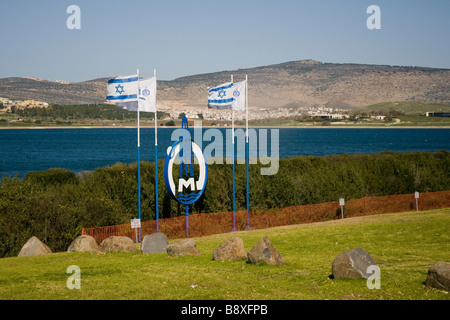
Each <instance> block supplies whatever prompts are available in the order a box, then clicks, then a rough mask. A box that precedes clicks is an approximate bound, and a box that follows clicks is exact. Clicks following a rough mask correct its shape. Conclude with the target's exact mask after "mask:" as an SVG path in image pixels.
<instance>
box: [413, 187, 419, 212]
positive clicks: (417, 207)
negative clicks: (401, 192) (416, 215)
mask: <svg viewBox="0 0 450 320" xmlns="http://www.w3.org/2000/svg"><path fill="white" fill-rule="evenodd" d="M414 198H416V211H419V191H416V192H414Z"/></svg>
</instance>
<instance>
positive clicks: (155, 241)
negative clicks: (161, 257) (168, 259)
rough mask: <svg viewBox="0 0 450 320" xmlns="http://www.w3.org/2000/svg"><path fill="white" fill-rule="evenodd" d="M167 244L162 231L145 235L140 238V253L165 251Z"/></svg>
mask: <svg viewBox="0 0 450 320" xmlns="http://www.w3.org/2000/svg"><path fill="white" fill-rule="evenodd" d="M168 245H169V241H168V240H167V236H166V235H165V234H164V233H160V232H158V233H153V234H149V235H146V236H145V237H144V238H143V239H142V244H141V250H142V253H144V254H148V253H166V248H167V246H168Z"/></svg>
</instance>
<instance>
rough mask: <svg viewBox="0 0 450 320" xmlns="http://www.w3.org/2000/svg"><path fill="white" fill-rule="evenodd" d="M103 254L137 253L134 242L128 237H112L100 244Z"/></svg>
mask: <svg viewBox="0 0 450 320" xmlns="http://www.w3.org/2000/svg"><path fill="white" fill-rule="evenodd" d="M99 249H100V251H101V252H103V253H106V252H134V251H137V248H136V245H135V244H134V242H133V240H131V238H128V237H119V236H111V237H109V238H106V239H105V240H103V241H102V243H100V246H99Z"/></svg>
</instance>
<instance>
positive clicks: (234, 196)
mask: <svg viewBox="0 0 450 320" xmlns="http://www.w3.org/2000/svg"><path fill="white" fill-rule="evenodd" d="M231 84H232V85H233V75H231ZM231 138H232V142H231V145H232V146H233V152H232V159H233V229H231V231H237V229H236V195H235V188H236V186H235V183H236V181H235V166H234V162H235V161H234V108H233V103H232V104H231Z"/></svg>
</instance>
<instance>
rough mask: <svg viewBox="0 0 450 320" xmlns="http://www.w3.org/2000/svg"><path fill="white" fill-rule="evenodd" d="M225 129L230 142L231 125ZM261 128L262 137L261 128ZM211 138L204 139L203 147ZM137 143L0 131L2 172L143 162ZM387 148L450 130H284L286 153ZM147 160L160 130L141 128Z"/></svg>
mask: <svg viewBox="0 0 450 320" xmlns="http://www.w3.org/2000/svg"><path fill="white" fill-rule="evenodd" d="M173 130H174V129H168V128H163V129H158V158H159V159H164V157H165V152H166V150H167V147H169V146H170V145H172V143H173V142H172V141H171V134H172V131H173ZM203 130H204V131H205V130H206V129H205V128H204V129H203ZM219 130H220V131H221V132H222V133H223V136H224V141H223V144H224V146H225V129H219ZM228 132H230V130H228ZM256 132H257V133H258V137H259V130H258V129H256ZM268 137H269V138H270V129H268ZM209 143H210V142H203V148H204V147H205V146H207V145H208V144H209ZM136 146H137V130H136V129H120V128H114V129H112V128H109V129H107V128H102V129H23V130H22V129H14V130H0V176H3V175H7V176H14V175H16V174H17V175H18V176H19V177H23V176H24V175H25V174H26V173H27V172H30V171H40V170H48V169H50V168H66V169H69V170H73V171H75V172H79V171H84V170H94V169H96V168H99V167H104V166H108V165H113V164H115V163H116V162H123V163H133V162H136V161H137V147H136ZM384 150H390V151H397V152H404V151H436V150H450V129H356V128H355V129H339V128H324V129H322V128H311V129H309V128H308V129H279V155H280V157H292V156H297V155H328V154H341V153H373V152H381V151H384ZM268 153H269V155H270V144H269V145H268ZM141 160H142V161H154V129H151V128H145V129H141Z"/></svg>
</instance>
